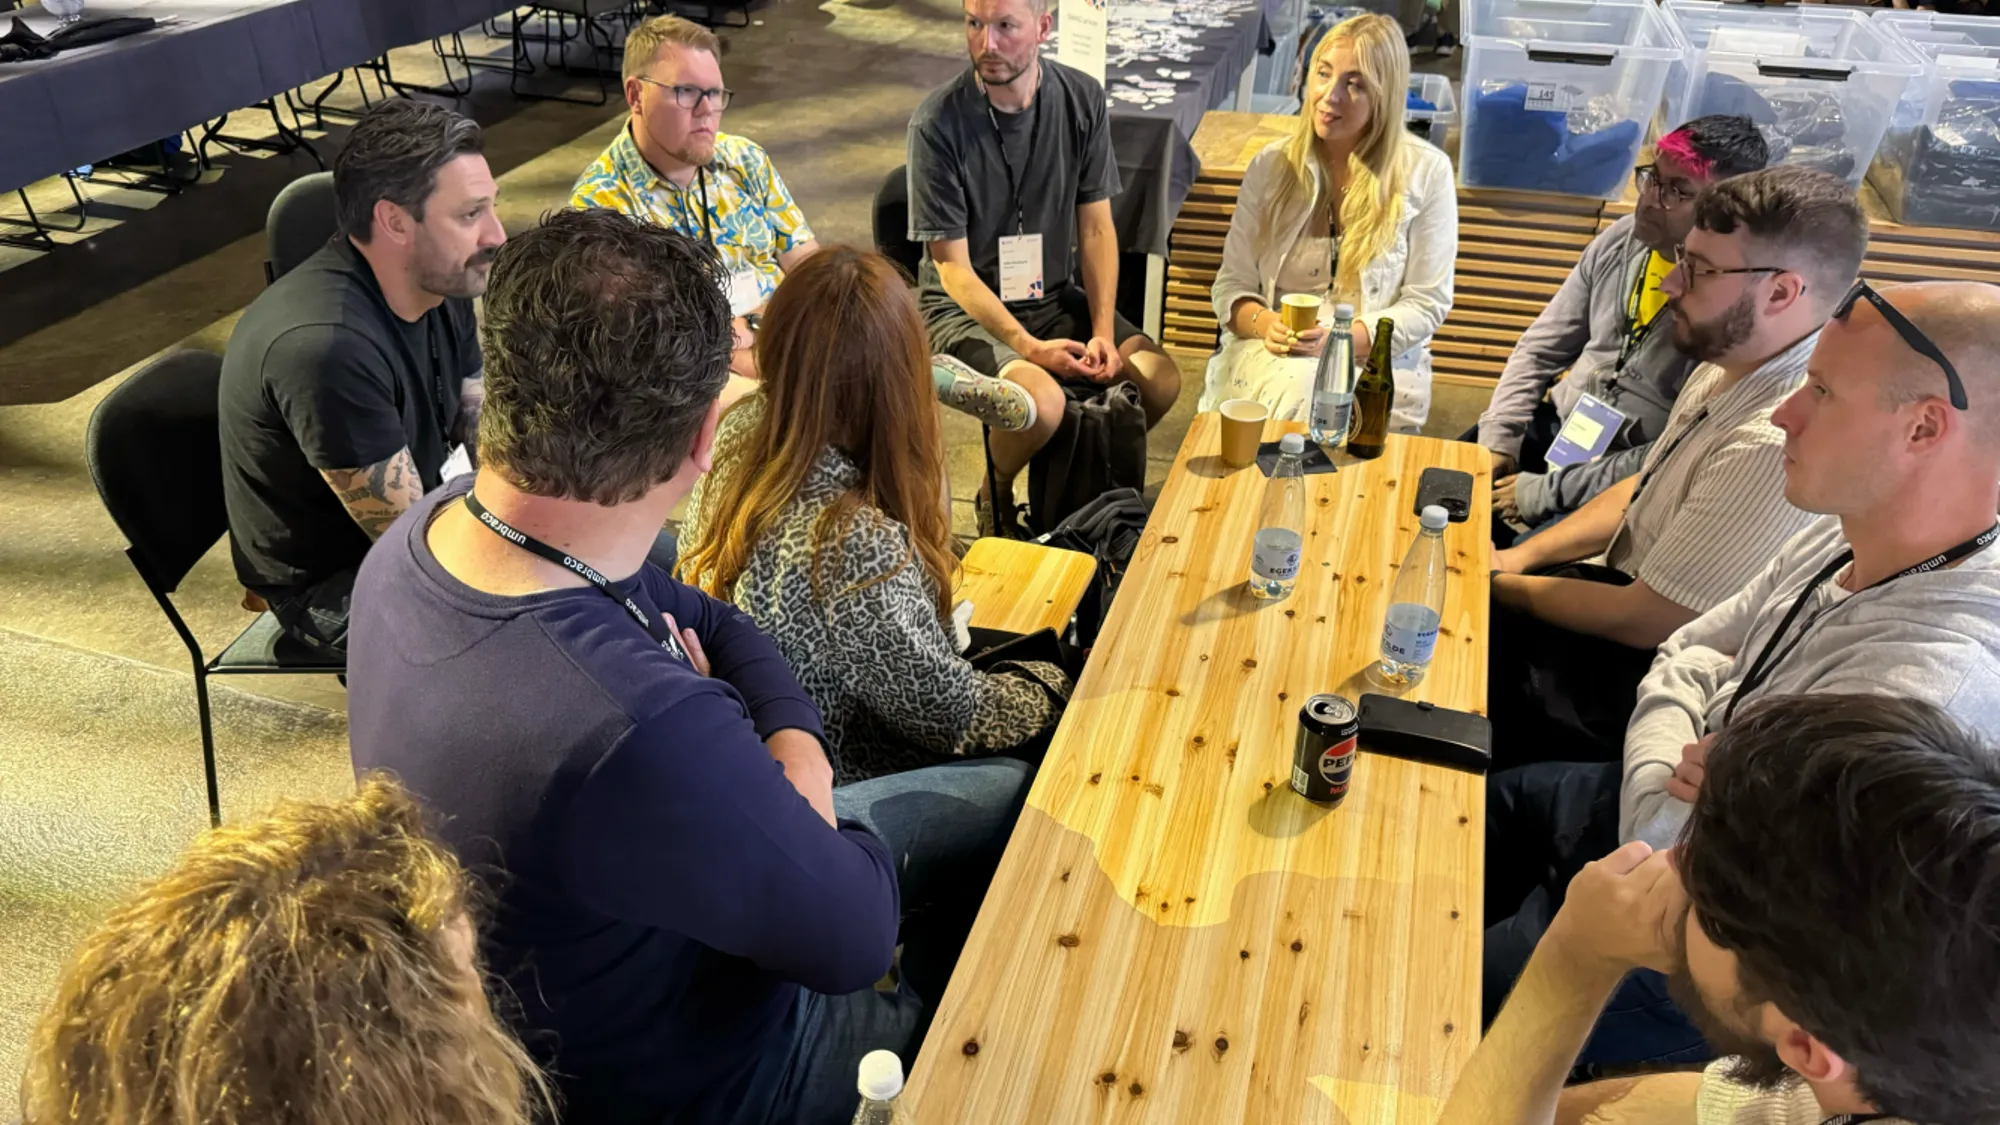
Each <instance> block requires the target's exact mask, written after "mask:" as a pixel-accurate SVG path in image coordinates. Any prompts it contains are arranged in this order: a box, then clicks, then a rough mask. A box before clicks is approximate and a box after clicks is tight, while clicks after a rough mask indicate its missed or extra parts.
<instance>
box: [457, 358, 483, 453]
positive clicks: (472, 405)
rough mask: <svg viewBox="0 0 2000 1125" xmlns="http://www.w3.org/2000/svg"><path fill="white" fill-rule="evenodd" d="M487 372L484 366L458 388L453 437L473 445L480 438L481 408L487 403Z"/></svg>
mask: <svg viewBox="0 0 2000 1125" xmlns="http://www.w3.org/2000/svg"><path fill="white" fill-rule="evenodd" d="M485 376H486V372H485V370H484V369H483V368H482V369H481V370H480V371H479V373H478V374H476V375H473V376H472V377H471V378H469V379H467V380H466V381H465V382H463V383H461V384H459V388H458V419H457V421H455V422H454V423H452V427H451V429H452V435H451V436H452V437H453V438H454V439H456V440H458V441H461V442H464V443H465V444H467V445H471V444H473V443H474V442H476V441H477V440H478V439H479V410H480V408H481V407H483V406H485V405H486V378H485Z"/></svg>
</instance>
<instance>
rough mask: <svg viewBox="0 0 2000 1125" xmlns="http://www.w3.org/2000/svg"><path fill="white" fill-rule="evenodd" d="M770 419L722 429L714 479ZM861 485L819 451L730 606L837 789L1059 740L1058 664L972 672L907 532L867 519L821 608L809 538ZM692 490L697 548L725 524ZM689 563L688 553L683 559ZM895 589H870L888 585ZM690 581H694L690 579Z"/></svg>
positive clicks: (739, 413)
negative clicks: (1048, 735) (794, 698)
mask: <svg viewBox="0 0 2000 1125" xmlns="http://www.w3.org/2000/svg"><path fill="white" fill-rule="evenodd" d="M762 411H763V402H762V398H761V396H759V395H756V394H752V395H750V396H749V397H748V398H745V399H744V400H743V401H742V403H741V404H740V405H738V406H736V407H735V408H734V409H732V410H731V411H730V412H729V414H728V415H727V416H726V417H725V418H724V419H723V422H722V426H721V428H720V430H719V432H718V433H717V435H716V443H715V446H716V454H715V461H716V465H717V466H718V468H721V467H723V466H726V465H727V464H728V463H729V461H730V459H731V457H732V452H733V450H732V447H734V446H735V445H736V444H737V443H739V442H741V441H742V440H743V438H744V436H745V435H746V434H747V433H748V431H749V429H750V427H751V426H752V425H754V424H755V422H756V420H757V418H758V417H759V416H761V414H762ZM860 481H861V470H860V469H859V468H858V467H857V466H856V465H855V464H854V463H853V462H852V461H851V460H849V459H848V458H847V457H846V455H844V454H842V453H841V452H840V451H838V450H835V449H825V450H822V451H821V452H820V455H819V458H818V460H817V461H816V462H815V463H814V465H813V467H812V470H811V471H810V472H809V473H808V474H807V476H806V480H805V483H804V484H803V485H802V486H801V487H800V489H799V494H798V495H797V496H796V497H794V498H793V499H792V502H791V504H790V505H789V506H788V507H787V508H786V509H785V511H784V513H783V514H782V515H781V516H780V518H779V519H778V522H777V524H776V525H775V526H774V527H772V528H771V529H770V530H769V531H768V532H766V533H765V534H764V536H763V537H762V538H761V539H760V540H759V541H758V542H757V543H756V545H755V546H754V547H753V548H752V551H751V556H750V561H749V565H748V566H747V567H745V569H744V571H743V574H742V576H741V577H739V578H738V579H737V581H736V588H735V589H734V590H732V591H730V600H731V601H732V602H734V603H735V604H736V606H737V607H738V608H739V609H741V610H743V611H744V612H745V613H747V614H749V615H750V617H751V619H752V620H754V621H756V622H757V625H758V627H759V628H761V629H763V630H764V632H765V633H766V634H767V635H768V636H770V638H771V639H772V641H774V642H775V643H776V644H777V646H778V650H779V651H780V652H782V653H783V654H784V657H785V661H786V662H787V663H788V664H790V665H791V667H792V671H793V673H794V674H796V675H797V676H798V678H799V683H800V684H801V685H802V686H803V687H804V688H805V689H806V693H807V694H808V695H810V696H811V697H812V700H813V702H814V703H815V704H817V705H818V706H819V710H820V715H821V717H822V719H823V720H824V723H825V727H826V741H827V745H826V751H827V758H828V760H829V761H830V762H831V763H832V764H833V770H834V779H835V783H836V784H840V785H845V784H848V783H849V782H854V781H860V780H863V779H865V778H870V777H878V776H880V775H882V774H886V773H895V772H898V771H901V770H909V769H917V768H921V767H923V766H929V765H936V764H938V763H939V762H942V761H948V760H951V759H952V758H953V757H956V756H966V755H978V754H987V753H993V752H996V751H1000V750H1005V749H1008V748H1010V747H1014V746H1018V745H1020V744H1022V743H1024V742H1027V741H1029V740H1030V739H1032V738H1034V737H1036V736H1037V735H1040V734H1042V733H1044V732H1045V731H1048V730H1050V729H1052V728H1053V727H1054V726H1055V723H1056V721H1057V720H1058V719H1059V718H1061V715H1062V705H1061V704H1060V703H1059V702H1057V701H1058V700H1066V699H1067V698H1068V696H1069V692H1070V688H1071V684H1070V682H1069V678H1068V676H1066V675H1065V674H1064V673H1063V671H1062V669H1060V668H1058V667H1056V666H1055V665H1053V664H1045V663H1040V662H1022V663H1018V664H1012V665H1006V666H1004V669H1003V670H1002V671H999V672H997V673H991V674H989V673H985V672H980V671H977V670H975V669H974V668H973V667H972V665H971V664H970V663H969V662H968V661H966V659H965V658H964V657H962V656H960V655H959V654H958V651H957V648H956V647H955V646H954V644H953V643H952V638H951V633H950V630H949V626H948V624H947V623H946V622H944V621H941V620H939V618H938V612H937V603H936V602H935V601H934V600H933V598H932V596H931V591H930V586H929V581H928V579H927V578H926V577H925V575H924V573H923V569H922V567H920V566H919V565H918V564H917V562H916V560H915V557H914V555H913V554H912V552H911V549H910V534H909V530H908V529H907V528H905V527H904V526H903V525H902V524H900V523H897V522H896V521H894V520H892V519H890V518H888V517H887V516H885V515H883V514H882V513H881V512H880V511H878V510H876V509H873V508H868V507H863V508H862V509H860V511H859V512H858V513H857V514H856V516H855V517H854V519H853V520H852V521H851V523H850V525H849V528H848V532H847V535H846V537H845V538H844V539H843V540H842V541H841V544H840V549H839V553H838V555H837V556H836V558H837V564H836V565H833V566H832V567H831V568H830V569H829V570H828V572H827V573H826V574H825V575H824V576H823V580H822V585H823V590H822V593H824V594H825V595H826V598H825V600H823V601H822V600H820V599H819V598H817V597H815V594H814V590H813V584H812V580H811V576H812V569H813V547H812V543H813V529H814V528H815V527H816V526H817V525H818V523H819V519H820V516H821V515H822V514H823V513H824V512H825V511H826V510H827V508H828V507H829V506H830V505H831V504H832V503H833V502H834V500H836V499H837V498H838V497H840V496H841V495H842V494H844V493H846V492H847V491H848V490H850V489H852V488H853V487H854V486H855V485H857V484H859V483H860ZM707 491H708V490H707V489H706V487H705V486H704V485H697V486H696V488H695V492H694V495H693V497H692V498H691V499H690V501H689V504H688V519H687V521H686V522H685V523H684V524H683V525H682V528H681V535H682V537H683V539H684V540H685V541H686V542H688V543H690V544H693V543H699V542H701V541H702V540H703V537H704V535H705V534H706V533H707V532H708V531H709V529H710V528H711V527H713V526H714V524H713V521H714V520H715V519H717V518H719V513H715V512H711V511H709V510H708V509H709V505H708V504H707V503H706V499H707ZM683 553H685V552H683ZM885 574H886V575H888V577H887V578H886V579H882V580H880V581H875V580H876V579H878V578H881V576H883V575H885ZM684 577H686V578H688V579H690V580H692V579H694V578H696V577H698V576H684Z"/></svg>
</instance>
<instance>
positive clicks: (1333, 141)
mask: <svg viewBox="0 0 2000 1125" xmlns="http://www.w3.org/2000/svg"><path fill="white" fill-rule="evenodd" d="M1409 85H1410V52H1409V48H1408V47H1406V46H1404V44H1403V33H1402V31H1401V30H1400V29H1399V28H1398V27H1397V25H1396V21H1394V20H1392V19H1390V18H1388V17H1387V16H1381V15H1364V16H1356V17H1355V18H1353V19H1350V20H1347V21H1345V22H1343V23H1341V24H1340V25H1339V26H1337V27H1335V28H1334V29H1333V31H1331V32H1330V33H1328V34H1327V36H1326V37H1325V38H1324V39H1322V40H1321V41H1320V44H1319V46H1318V48H1317V49H1315V50H1314V51H1313V56H1312V60H1311V63H1310V64H1309V67H1308V69H1307V72H1306V90H1305V100H1304V104H1303V105H1302V106H1301V107H1300V108H1299V119H1298V125H1297V128H1296V129H1295V130H1294V131H1293V133H1292V136H1291V137H1289V138H1287V139H1286V140H1282V141H1277V142H1274V143H1273V144H1272V145H1271V146H1270V147H1268V148H1266V149H1265V150H1264V151H1263V152H1260V153H1258V154H1257V155H1256V157H1255V158H1253V159H1252V160H1251V161H1250V166H1249V168H1247V169H1245V170H1244V173H1243V188H1242V191H1241V192H1240V194H1239V195H1238V197H1237V202H1236V213H1235V215H1234V216H1233V217H1232V218H1231V219H1230V222H1229V238H1228V241H1227V242H1226V243H1225V244H1224V246H1223V251H1222V268H1221V269H1220V270H1219V271H1217V273H1216V275H1215V287H1214V289H1213V291H1212V293H1213V297H1214V301H1215V315H1216V318H1217V319H1218V320H1220V321H1221V322H1222V324H1223V334H1222V347H1221V348H1220V349H1219V350H1218V351H1217V352H1216V354H1215V356H1214V358H1213V359H1211V360H1210V361H1209V364H1208V378H1207V385H1206V387H1205V389H1204V391H1203V394H1202V398H1201V409H1203V410H1213V409H1215V407H1216V406H1217V405H1218V404H1219V403H1221V402H1223V401H1224V400H1226V399H1232V398H1252V399H1256V400H1258V401H1259V402H1262V403H1264V404H1266V405H1267V406H1269V407H1270V408H1271V411H1272V413H1273V414H1274V415H1275V416H1276V417H1278V418H1280V419H1285V420H1304V419H1305V417H1306V414H1307V409H1308V404H1309V403H1310V402H1311V399H1312V380H1313V372H1314V369H1315V366H1316V360H1317V358H1318V356H1319V354H1320V351H1321V350H1322V349H1323V348H1324V347H1325V344H1326V327H1327V326H1328V325H1331V324H1332V323H1333V306H1334V305H1335V304H1336V303H1338V302H1346V303H1349V304H1352V305H1353V306H1354V308H1355V321H1354V350H1355V361H1356V363H1357V364H1358V363H1360V362H1361V361H1362V360H1363V359H1365V358H1366V356H1367V353H1368V347H1369V344H1370V339H1369V336H1370V333H1371V331H1372V330H1373V329H1374V327H1375V323H1376V321H1377V320H1378V319H1380V318H1381V317H1385V316H1386V317H1388V318H1389V319H1391V320H1393V321H1395V324H1396V332H1395V337H1394V339H1393V341H1392V347H1393V353H1394V355H1395V368H1396V403H1395V408H1394V411H1393V413H1392V415H1391V418H1390V422H1391V425H1392V426H1393V427H1394V428H1395V429H1396V430H1397V431H1398V432H1401V433H1415V432H1417V430H1419V429H1421V428H1422V427H1423V424H1424V418H1425V417H1426V416H1427V415H1428V414H1429V413H1430V404H1431V353H1430V340H1431V335H1432V334H1433V333H1434V332H1436V331H1437V328H1438V325H1440V324H1442V323H1444V318H1445V314H1447V313H1449V312H1450V311H1451V275H1452V265H1453V261H1454V259H1456V258H1457V257H1458V197H1457V193H1456V189H1455V187H1454V185H1453V183H1452V174H1451V162H1450V161H1449V160H1448V159H1446V157H1445V155H1444V153H1442V152H1439V151H1438V150H1437V149H1436V148H1433V147H1432V146H1431V145H1429V144H1427V143H1425V142H1424V141H1422V140H1419V139H1417V138H1416V137H1413V136H1411V135H1410V134H1409V132H1408V131H1406V130H1405V129H1404V128H1403V101H1404V98H1405V96H1406V93H1407V91H1408V89H1409ZM1289 293H1310V294H1313V295H1314V296H1317V297H1320V298H1322V301H1321V305H1320V321H1319V323H1320V327H1318V328H1315V329H1311V330H1309V331H1307V332H1304V333H1301V334H1297V335H1294V334H1292V333H1290V332H1288V331H1286V329H1285V320H1284V317H1283V316H1282V315H1281V313H1280V312H1279V311H1278V307H1279V302H1280V301H1281V300H1282V298H1283V297H1284V296H1285V295H1286V294H1289Z"/></svg>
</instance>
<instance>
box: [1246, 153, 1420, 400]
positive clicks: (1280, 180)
mask: <svg viewBox="0 0 2000 1125" xmlns="http://www.w3.org/2000/svg"><path fill="white" fill-rule="evenodd" d="M1405 143H1406V144H1407V145H1408V151H1407V154H1406V157H1405V159H1407V160H1408V161H1409V162H1410V170H1409V176H1408V178H1407V179H1406V180H1405V181H1404V188H1403V208H1402V212H1401V215H1400V218H1399V219H1398V221H1397V229H1396V241H1395V242H1394V243H1392V244H1391V245H1390V247H1389V251H1388V253H1386V254H1383V255H1382V256H1381V257H1379V258H1377V259H1376V260H1375V261H1372V262H1369V263H1368V264H1367V265H1365V266H1363V267H1362V269H1361V306H1360V308H1358V309H1357V310H1355V315H1356V317H1357V318H1359V319H1361V320H1363V321H1365V322H1366V323H1367V324H1368V327H1369V330H1370V331H1371V332H1372V331H1373V330H1374V327H1375V322H1376V320H1378V319H1379V318H1381V317H1385V316H1386V317H1388V318H1390V319H1391V320H1394V321H1395V322H1396V333H1395V336H1394V341H1393V347H1394V348H1395V356H1396V359H1395V367H1396V407H1395V423H1396V427H1395V428H1396V429H1397V430H1400V431H1410V432H1414V431H1415V430H1417V429H1418V428H1420V427H1422V425H1423V423H1424V419H1425V418H1426V417H1427V416H1428V415H1429V414H1430V404H1431V349H1430V342H1431V336H1432V334H1434V333H1435V332H1436V331H1437V329H1438V326H1439V325H1440V324H1443V323H1444V318H1445V316H1446V314H1448V313H1450V312H1451V281H1452V271H1453V269H1454V267H1455V266H1456V263H1457V260H1458V188H1457V185H1456V184H1455V183H1454V182H1453V176H1452V171H1451V160H1450V159H1449V158H1448V157H1446V156H1445V154H1444V153H1442V152H1440V151H1438V150H1437V149H1436V148H1435V147H1433V146H1432V145H1430V144H1428V143H1427V142H1425V141H1422V140H1419V139H1418V138H1416V137H1410V138H1408V139H1407V140H1406V142H1405ZM1284 150H1285V142H1284V141H1273V142H1272V143H1271V144H1270V145H1268V146H1266V147H1265V149H1264V151H1262V152H1260V153H1258V154H1257V155H1256V156H1255V157H1253V158H1251V161H1250V166H1249V167H1248V168H1245V169H1244V170H1243V187H1242V188H1241V190H1239V191H1238V193H1237V196H1236V210H1235V213H1234V214H1233V215H1231V216H1230V219H1229V237H1228V239H1227V240H1226V241H1225V242H1224V243H1223V246H1222V268H1221V269H1219V270H1217V271H1216V274H1215V285H1214V287H1213V288H1212V289H1210V294H1211V296H1212V297H1213V298H1214V302H1215V316H1216V319H1217V320H1218V321H1219V322H1220V323H1221V324H1222V347H1221V349H1218V351H1217V353H1216V357H1215V358H1214V359H1211V360H1210V363H1211V365H1213V364H1215V363H1218V362H1220V361H1221V357H1222V353H1223V351H1226V350H1227V349H1228V347H1229V345H1230V344H1231V343H1232V342H1233V341H1235V340H1236V338H1237V337H1236V334H1235V333H1234V332H1231V331H1230V329H1229V313H1230V309H1231V308H1233V307H1234V306H1235V304H1236V302H1237V301H1239V300H1241V299H1243V298H1244V297H1254V298H1256V299H1257V300H1259V301H1262V302H1263V303H1264V304H1266V305H1270V304H1271V303H1272V301H1273V296H1272V292H1271V290H1272V289H1273V287H1274V286H1275V284H1276V282H1277V277H1278V270H1279V269H1280V267H1282V266H1283V264H1284V260H1285V255H1286V254H1287V253H1289V252H1290V251H1291V248H1292V244H1293V243H1295V242H1297V241H1298V238H1299V235H1300V233H1301V232H1303V231H1304V230H1305V227H1306V220H1307V218H1308V217H1309V216H1311V214H1312V211H1313V208H1314V207H1316V206H1319V203H1320V200H1321V199H1323V198H1324V197H1325V192H1326V184H1325V180H1324V176H1323V173H1322V172H1321V170H1320V165H1319V162H1318V161H1313V162H1312V164H1311V167H1312V175H1313V194H1312V198H1311V199H1300V198H1299V197H1298V196H1297V195H1293V196H1291V198H1290V200H1289V203H1288V204H1287V205H1285V206H1284V207H1283V209H1282V210H1279V203H1278V197H1279V195H1280V192H1281V189H1282V188H1283V186H1284V185H1285V182H1286V181H1287V180H1288V179H1289V178H1290V176H1291V171H1290V169H1289V168H1288V167H1287V165H1286V163H1285V151H1284ZM1355 358H1356V359H1359V358H1361V357H1359V356H1357V357H1355Z"/></svg>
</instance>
